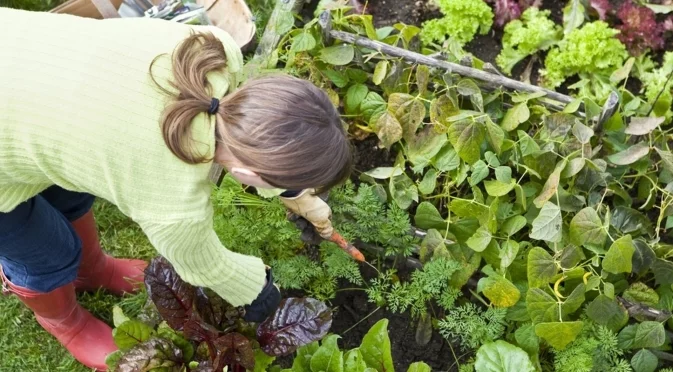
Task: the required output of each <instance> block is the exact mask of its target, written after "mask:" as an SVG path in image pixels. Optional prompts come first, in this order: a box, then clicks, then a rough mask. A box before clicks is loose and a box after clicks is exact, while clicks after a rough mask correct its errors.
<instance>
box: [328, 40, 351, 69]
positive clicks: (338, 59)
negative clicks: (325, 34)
mask: <svg viewBox="0 0 673 372" xmlns="http://www.w3.org/2000/svg"><path fill="white" fill-rule="evenodd" d="M354 57H355V48H353V46H352V45H349V44H341V45H335V46H331V47H327V48H323V49H320V59H322V60H323V62H326V63H329V64H331V65H336V66H343V65H347V64H349V63H350V62H351V61H352V60H353V58H354Z"/></svg>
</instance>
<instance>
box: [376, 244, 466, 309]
mask: <svg viewBox="0 0 673 372" xmlns="http://www.w3.org/2000/svg"><path fill="white" fill-rule="evenodd" d="M458 270H460V264H459V263H458V262H456V261H454V260H451V259H449V258H445V257H438V258H436V259H434V260H432V261H430V262H428V263H426V264H425V266H424V267H423V269H422V270H416V271H414V272H413V273H412V275H411V280H410V281H408V282H400V281H399V280H395V279H394V278H395V277H396V276H394V272H393V271H389V272H388V273H386V274H384V275H382V276H379V277H378V278H375V279H373V280H372V282H371V285H370V286H369V288H367V289H366V291H367V295H368V296H369V301H370V302H373V303H376V304H379V305H381V304H386V306H387V307H388V310H390V311H392V312H400V313H401V312H405V311H407V310H410V311H411V315H412V317H414V318H418V317H420V316H421V315H422V314H425V312H426V311H427V307H428V306H429V304H430V301H432V300H437V301H438V303H439V305H440V306H442V307H443V308H445V309H449V308H452V307H453V304H454V302H455V300H456V298H458V296H460V290H459V289H458V288H453V287H451V286H450V284H449V282H450V280H451V278H452V276H453V274H454V273H456V272H457V271H458Z"/></svg>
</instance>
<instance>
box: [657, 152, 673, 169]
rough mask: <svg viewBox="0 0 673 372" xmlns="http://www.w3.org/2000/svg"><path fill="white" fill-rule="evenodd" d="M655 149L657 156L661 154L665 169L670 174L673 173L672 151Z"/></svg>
mask: <svg viewBox="0 0 673 372" xmlns="http://www.w3.org/2000/svg"><path fill="white" fill-rule="evenodd" d="M654 149H655V150H657V154H659V157H660V158H661V161H662V162H663V164H664V168H665V169H666V170H667V171H669V172H670V173H673V153H671V152H670V151H664V150H660V149H659V148H657V147H655V148H654Z"/></svg>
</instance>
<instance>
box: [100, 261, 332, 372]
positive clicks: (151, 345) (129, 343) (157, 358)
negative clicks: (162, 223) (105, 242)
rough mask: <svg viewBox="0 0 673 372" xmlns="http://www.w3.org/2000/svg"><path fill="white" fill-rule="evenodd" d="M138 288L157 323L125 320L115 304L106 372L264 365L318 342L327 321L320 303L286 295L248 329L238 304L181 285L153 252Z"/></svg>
mask: <svg viewBox="0 0 673 372" xmlns="http://www.w3.org/2000/svg"><path fill="white" fill-rule="evenodd" d="M145 285H146V287H147V291H148V294H149V297H150V299H151V300H152V303H153V305H154V306H155V308H156V311H157V312H158V314H159V316H160V323H159V324H158V325H157V326H155V325H153V324H151V323H149V324H148V323H146V322H142V321H140V320H136V319H130V318H128V317H127V316H126V315H124V313H123V312H122V311H121V309H120V308H118V307H116V308H115V309H114V323H115V328H114V330H113V337H114V341H115V344H116V345H117V347H118V348H119V351H116V352H114V353H113V354H111V355H110V356H108V358H107V364H108V366H109V367H110V369H111V370H114V371H118V372H125V371H129V372H130V371H134V372H135V371H176V372H177V371H185V370H189V371H200V372H207V371H221V370H223V369H224V368H225V367H228V368H230V369H231V370H232V371H245V370H254V369H255V364H256V360H262V361H264V363H269V362H270V361H272V360H273V358H274V357H277V356H283V355H288V354H290V353H292V352H294V351H295V350H296V349H297V348H298V347H300V346H303V345H306V344H309V343H311V342H313V341H315V340H319V339H321V338H322V337H323V336H324V335H325V334H326V333H327V331H328V330H329V328H330V326H331V324H332V313H331V311H330V310H329V309H328V308H327V306H326V305H325V304H324V303H322V302H319V301H317V300H315V299H312V298H288V299H284V300H282V301H281V303H280V305H279V308H278V310H277V311H276V313H275V314H273V315H272V316H271V317H269V318H268V319H267V320H266V321H264V322H263V323H261V324H260V325H259V327H256V328H255V327H254V325H253V324H249V323H247V322H245V321H244V320H243V315H244V310H243V309H242V308H236V307H233V306H231V305H229V304H227V303H226V302H225V301H224V300H223V299H222V298H220V297H218V296H217V295H215V294H214V293H212V292H211V291H209V290H208V289H205V288H197V287H193V286H191V285H189V284H188V283H185V282H184V281H182V279H180V277H179V276H178V274H177V273H176V272H175V270H174V269H173V267H172V266H171V265H170V264H169V263H168V262H167V261H166V260H165V259H163V258H161V257H159V258H155V259H154V260H152V262H151V264H150V266H149V267H148V269H147V270H146V276H145ZM290 335H291V337H290ZM254 348H256V349H257V350H255V349H254Z"/></svg>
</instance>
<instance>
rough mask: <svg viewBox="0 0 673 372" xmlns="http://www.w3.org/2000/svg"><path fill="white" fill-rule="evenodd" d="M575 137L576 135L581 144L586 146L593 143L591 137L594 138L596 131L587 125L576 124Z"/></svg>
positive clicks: (574, 126) (574, 128)
mask: <svg viewBox="0 0 673 372" xmlns="http://www.w3.org/2000/svg"><path fill="white" fill-rule="evenodd" d="M573 135H575V138H577V140H578V141H580V143H581V144H583V145H585V144H587V143H589V142H590V141H591V137H593V136H594V131H593V129H591V128H589V127H587V126H586V125H584V124H582V123H580V122H576V123H575V125H573Z"/></svg>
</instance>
